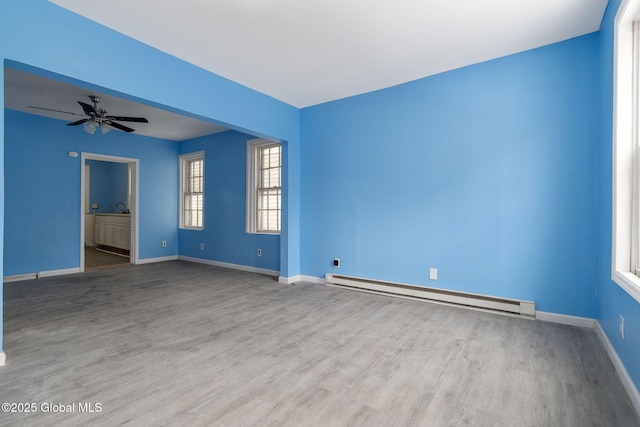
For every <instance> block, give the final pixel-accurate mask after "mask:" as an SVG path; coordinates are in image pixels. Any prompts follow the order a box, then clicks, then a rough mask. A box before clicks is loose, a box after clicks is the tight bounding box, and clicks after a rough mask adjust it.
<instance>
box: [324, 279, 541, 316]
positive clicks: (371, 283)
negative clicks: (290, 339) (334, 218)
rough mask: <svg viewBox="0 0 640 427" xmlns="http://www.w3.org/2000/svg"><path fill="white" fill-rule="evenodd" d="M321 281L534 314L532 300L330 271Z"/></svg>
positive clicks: (416, 297) (534, 308) (344, 286)
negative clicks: (415, 284)
mask: <svg viewBox="0 0 640 427" xmlns="http://www.w3.org/2000/svg"><path fill="white" fill-rule="evenodd" d="M325 283H326V284H327V285H329V286H336V287H340V288H345V289H351V290H357V291H365V292H372V293H376V294H382V295H389V296H397V297H402V298H409V299H415V300H423V301H427V302H435V303H441V304H448V305H458V306H465V307H470V308H475V309H479V310H486V311H494V312H498V313H508V314H517V315H521V316H524V317H530V318H533V317H535V315H536V304H535V302H533V301H520V300H515V299H509V298H499V297H491V296H486V295H479V294H471V293H467V292H457V291H449V290H446V289H437V288H428V287H424V286H414V285H406V284H402V283H394V282H386V281H379V280H373V279H363V278H360V277H350V276H341V275H337V274H331V273H327V274H326V275H325Z"/></svg>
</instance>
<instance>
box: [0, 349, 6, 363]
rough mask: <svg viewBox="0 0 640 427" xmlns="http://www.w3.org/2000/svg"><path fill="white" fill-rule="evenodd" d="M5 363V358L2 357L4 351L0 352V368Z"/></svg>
mask: <svg viewBox="0 0 640 427" xmlns="http://www.w3.org/2000/svg"><path fill="white" fill-rule="evenodd" d="M6 363H7V358H6V356H5V355H4V351H0V366H4V365H5V364H6Z"/></svg>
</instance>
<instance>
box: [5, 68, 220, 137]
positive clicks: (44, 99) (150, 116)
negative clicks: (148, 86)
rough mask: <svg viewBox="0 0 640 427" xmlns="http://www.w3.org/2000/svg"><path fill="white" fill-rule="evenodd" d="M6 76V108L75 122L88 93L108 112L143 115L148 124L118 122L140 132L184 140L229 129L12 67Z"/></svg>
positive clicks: (79, 130) (79, 129)
mask: <svg viewBox="0 0 640 427" xmlns="http://www.w3.org/2000/svg"><path fill="white" fill-rule="evenodd" d="M4 77H5V93H4V95H5V108H9V109H12V110H17V111H23V112H26V113H31V114H37V115H41V116H46V117H51V118H54V119H60V120H65V121H67V122H74V121H76V120H80V119H82V118H84V117H85V116H84V115H83V111H82V107H81V106H80V104H78V102H77V101H81V102H84V103H87V104H91V100H90V99H89V95H98V96H101V97H102V99H101V100H100V103H99V104H98V106H99V107H100V108H103V109H105V110H107V113H108V114H109V115H113V116H128V117H144V118H146V119H147V120H149V123H129V122H119V123H121V124H123V125H125V126H128V127H130V128H132V129H135V133H136V134H138V135H145V136H151V137H154V138H160V139H168V140H171V141H183V140H186V139H192V138H197V137H200V136H205V135H210V134H214V133H218V132H223V131H225V130H227V129H226V128H224V127H220V126H216V125H214V124H212V123H207V122H204V121H201V120H196V119H192V118H190V117H186V116H182V115H179V114H175V113H172V112H169V111H165V110H161V109H158V108H154V107H150V106H148V105H144V104H140V103H137V102H132V101H128V100H125V99H122V98H118V97H115V96H113V95H108V94H104V93H100V92H96V91H95V90H90V89H86V88H82V87H78V86H74V85H70V84H67V83H63V82H61V81H58V80H53V79H49V78H46V77H42V76H38V75H35V74H31V73H26V72H24V71H19V70H16V69H13V68H5V70H4ZM30 106H35V107H42V108H49V109H54V110H62V111H67V112H70V113H74V114H76V115H72V114H65V113H56V112H53V111H46V110H39V109H33V108H30ZM62 125H64V123H61V126H62ZM78 132H82V126H79V127H78ZM118 132H119V131H118Z"/></svg>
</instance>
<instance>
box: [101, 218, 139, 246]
mask: <svg viewBox="0 0 640 427" xmlns="http://www.w3.org/2000/svg"><path fill="white" fill-rule="evenodd" d="M95 239H96V245H105V246H111V247H114V248H120V249H131V215H129V214H96V227H95Z"/></svg>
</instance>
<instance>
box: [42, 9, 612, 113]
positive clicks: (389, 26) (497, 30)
mask: <svg viewBox="0 0 640 427" xmlns="http://www.w3.org/2000/svg"><path fill="white" fill-rule="evenodd" d="M49 1H51V2H52V3H55V4H58V5H60V6H62V7H64V8H67V9H69V10H71V11H74V12H76V13H78V14H80V15H82V16H85V17H87V18H89V19H91V20H94V21H96V22H99V23H101V24H103V25H105V26H107V27H110V28H112V29H114V30H116V31H119V32H121V33H123V34H126V35H128V36H130V37H132V38H134V39H137V40H139V41H142V42H144V43H146V44H148V45H151V46H153V47H155V48H157V49H160V50H162V51H165V52H167V53H169V54H171V55H174V56H176V57H178V58H181V59H183V60H185V61H188V62H190V63H192V64H195V65H197V66H199V67H202V68H204V69H206V70H209V71H211V72H213V73H216V74H218V75H221V76H223V77H226V78H228V79H230V80H233V81H235V82H238V83H241V84H243V85H245V86H248V87H250V88H253V89H255V90H257V91H259V92H262V93H265V94H267V95H270V96H272V97H274V98H277V99H280V100H282V101H284V102H287V103H289V104H291V105H294V106H296V107H300V108H301V107H306V106H310V105H315V104H318V103H322V102H326V101H331V100H335V99H340V98H344V97H348V96H352V95H357V94H360V93H365V92H369V91H372V90H377V89H381V88H385V87H389V86H393V85H397V84H400V83H405V82H408V81H411V80H416V79H419V78H422V77H426V76H430V75H433V74H437V73H441V72H444V71H448V70H452V69H455V68H459V67H462V66H466V65H470V64H474V63H478V62H482V61H486V60H489V59H493V58H497V57H501V56H505V55H509V54H513V53H516V52H521V51H525V50H528V49H532V48H536V47H539V46H544V45H547V44H551V43H555V42H558V41H561V40H566V39H569V38H572V37H577V36H580V35H583V34H587V33H590V32H593V31H597V30H598V29H599V27H600V21H601V19H602V16H603V13H604V9H605V7H606V4H607V0H394V1H390V0H208V1H205V0H181V1H157V0H109V1H100V2H98V1H86V0H49Z"/></svg>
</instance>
